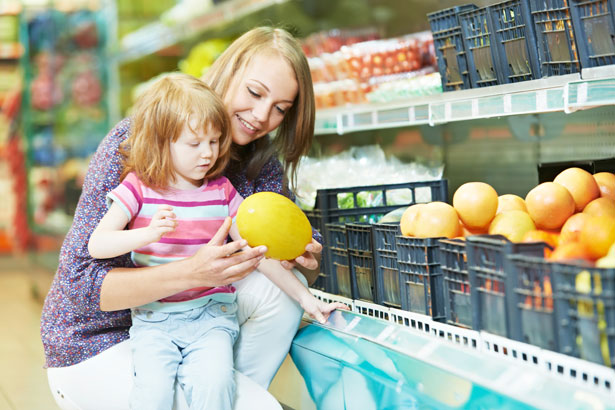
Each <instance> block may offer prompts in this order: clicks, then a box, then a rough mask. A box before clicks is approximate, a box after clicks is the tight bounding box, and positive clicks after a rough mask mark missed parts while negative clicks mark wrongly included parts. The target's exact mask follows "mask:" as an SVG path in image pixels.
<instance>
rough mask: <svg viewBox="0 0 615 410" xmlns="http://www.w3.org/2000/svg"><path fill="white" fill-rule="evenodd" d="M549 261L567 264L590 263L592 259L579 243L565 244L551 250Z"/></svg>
mask: <svg viewBox="0 0 615 410" xmlns="http://www.w3.org/2000/svg"><path fill="white" fill-rule="evenodd" d="M549 259H550V260H554V261H558V262H568V261H574V260H579V259H580V260H584V261H591V260H592V259H593V258H592V256H591V254H590V252H589V250H588V249H587V248H586V247H585V245H584V244H582V243H581V242H566V243H563V244H561V245H558V246H557V248H555V249H554V250H553V252H552V253H551V256H550V257H549Z"/></svg>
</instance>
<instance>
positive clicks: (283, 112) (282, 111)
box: [275, 105, 286, 115]
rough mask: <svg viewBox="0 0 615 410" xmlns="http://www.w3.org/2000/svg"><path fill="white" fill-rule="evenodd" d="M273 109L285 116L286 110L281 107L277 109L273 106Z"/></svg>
mask: <svg viewBox="0 0 615 410" xmlns="http://www.w3.org/2000/svg"><path fill="white" fill-rule="evenodd" d="M275 109H276V110H278V112H279V113H280V114H282V115H284V114H286V110H285V109H283V108H281V107H278V106H277V105H276V106H275Z"/></svg>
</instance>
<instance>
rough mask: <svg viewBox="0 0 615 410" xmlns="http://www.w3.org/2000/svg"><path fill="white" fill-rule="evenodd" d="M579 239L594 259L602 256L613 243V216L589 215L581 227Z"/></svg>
mask: <svg viewBox="0 0 615 410" xmlns="http://www.w3.org/2000/svg"><path fill="white" fill-rule="evenodd" d="M580 239H581V243H582V244H583V245H585V247H587V250H588V251H589V253H590V255H591V256H592V257H593V258H594V259H598V258H602V257H603V256H605V255H606V254H607V253H608V251H609V248H610V247H611V245H613V243H615V217H610V216H590V217H589V219H587V221H586V222H585V224H584V225H583V228H581V234H580Z"/></svg>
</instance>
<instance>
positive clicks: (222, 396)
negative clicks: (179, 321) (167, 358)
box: [177, 328, 235, 410]
mask: <svg viewBox="0 0 615 410" xmlns="http://www.w3.org/2000/svg"><path fill="white" fill-rule="evenodd" d="M233 341H234V337H233V336H232V335H231V334H230V333H229V332H228V331H226V330H225V329H220V328H214V329H211V330H209V331H208V332H207V333H206V334H205V335H203V336H201V337H200V338H199V340H198V341H197V342H195V343H191V344H189V345H188V346H186V347H185V348H184V350H183V356H184V360H183V362H182V364H181V366H180V367H179V370H178V373H177V380H178V381H179V383H180V384H181V385H182V386H183V387H184V393H185V394H186V400H187V402H188V404H189V405H190V408H191V409H217V410H232V409H233V403H234V401H235V378H234V375H233V373H234V372H233Z"/></svg>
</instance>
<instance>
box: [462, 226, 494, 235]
mask: <svg viewBox="0 0 615 410" xmlns="http://www.w3.org/2000/svg"><path fill="white" fill-rule="evenodd" d="M486 233H489V229H488V228H487V229H485V228H478V229H470V228H468V227H467V226H465V225H464V224H463V223H461V235H462V236H463V237H466V236H472V235H484V234H486Z"/></svg>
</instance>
